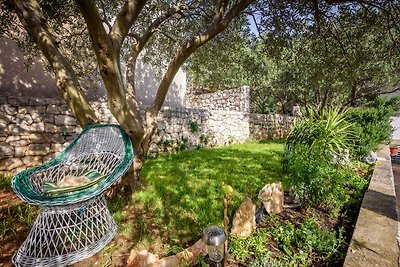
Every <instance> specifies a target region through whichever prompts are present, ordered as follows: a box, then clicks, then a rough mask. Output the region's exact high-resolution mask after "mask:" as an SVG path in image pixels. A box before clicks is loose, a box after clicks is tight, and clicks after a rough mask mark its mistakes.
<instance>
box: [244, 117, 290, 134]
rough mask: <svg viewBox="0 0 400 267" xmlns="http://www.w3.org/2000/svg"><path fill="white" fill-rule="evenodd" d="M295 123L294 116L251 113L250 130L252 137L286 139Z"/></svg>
mask: <svg viewBox="0 0 400 267" xmlns="http://www.w3.org/2000/svg"><path fill="white" fill-rule="evenodd" d="M293 123H294V117H293V116H287V115H281V114H256V113H250V116H249V130H250V133H251V138H252V139H255V140H263V139H272V140H279V139H284V138H286V137H287V135H288V134H289V131H290V129H291V128H292V126H293Z"/></svg>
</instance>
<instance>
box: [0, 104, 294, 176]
mask: <svg viewBox="0 0 400 267" xmlns="http://www.w3.org/2000/svg"><path fill="white" fill-rule="evenodd" d="M92 104H93V105H94V106H95V110H96V112H97V116H98V117H99V119H100V121H101V123H116V121H115V119H114V118H113V117H112V116H111V113H110V111H109V110H108V108H107V105H106V103H100V102H95V103H92ZM292 122H293V119H292V118H291V117H287V116H283V115H261V114H250V113H247V112H237V111H223V110H206V109H192V108H177V107H175V108H171V107H165V108H163V109H162V110H161V111H160V114H159V121H158V134H157V136H156V138H155V141H154V143H153V144H152V145H151V149H150V152H151V155H157V154H159V153H171V152H175V151H180V150H184V149H190V148H200V147H213V146H222V145H227V144H231V143H242V142H245V141H247V140H249V139H257V140H258V139H264V138H271V139H280V138H284V137H285V135H286V134H287V132H288V130H289V129H290V127H291V123H292ZM81 130H82V129H81V127H80V126H79V125H78V123H77V121H76V119H75V118H74V117H73V116H72V113H71V111H70V110H69V108H68V106H67V105H66V104H65V103H64V102H63V101H61V100H55V99H35V98H22V97H15V98H12V97H7V98H3V99H1V100H0V172H3V173H7V172H12V173H15V172H17V171H20V170H23V169H26V168H27V167H32V166H36V165H38V164H41V163H43V162H45V161H47V160H49V159H51V158H53V157H54V156H55V155H56V154H57V153H58V152H60V151H61V150H62V149H64V148H65V147H66V146H67V145H68V144H69V143H70V142H71V141H72V140H73V139H74V138H75V137H76V135H77V134H78V133H79V132H80V131H81Z"/></svg>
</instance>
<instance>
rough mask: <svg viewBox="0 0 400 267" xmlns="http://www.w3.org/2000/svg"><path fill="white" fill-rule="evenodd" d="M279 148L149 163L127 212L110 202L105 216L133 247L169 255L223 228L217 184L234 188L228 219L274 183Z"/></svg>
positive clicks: (251, 147)
mask: <svg viewBox="0 0 400 267" xmlns="http://www.w3.org/2000/svg"><path fill="white" fill-rule="evenodd" d="M283 146H284V145H283V143H277V142H265V143H247V144H240V145H231V146H227V147H223V148H215V149H201V150H193V151H184V152H180V153H178V154H174V155H168V156H160V157H158V158H155V159H149V160H147V161H146V163H145V165H144V167H143V170H142V181H143V188H141V189H140V190H139V191H138V192H136V193H135V194H134V198H133V201H132V207H128V208H126V207H124V205H123V204H122V202H119V201H114V202H113V203H112V205H111V211H112V213H113V216H114V218H115V219H116V221H117V223H118V224H119V226H120V228H121V229H122V232H124V233H125V234H126V235H128V236H129V235H131V237H133V239H134V240H135V242H134V244H136V247H146V248H150V249H153V250H154V252H155V253H158V254H159V255H161V256H163V255H167V254H171V253H174V252H176V251H179V250H180V249H181V248H185V247H186V246H188V245H191V244H192V243H193V242H194V241H197V240H198V239H199V238H200V237H201V235H202V230H203V229H204V228H205V227H207V226H209V225H212V224H217V225H221V226H222V225H223V204H222V203H223V202H222V197H223V193H222V188H221V185H222V183H225V184H228V185H230V186H232V187H233V189H234V192H233V198H232V202H231V204H230V206H229V209H228V212H229V217H231V218H232V215H233V213H234V211H235V210H236V209H237V208H238V207H239V205H240V203H241V202H242V201H243V199H244V198H245V197H247V196H250V197H252V198H253V199H256V197H257V194H258V192H259V190H260V189H261V188H262V187H263V186H264V185H265V184H266V183H270V182H275V181H277V180H279V179H280V173H281V155H282V151H283ZM128 210H131V212H129V214H128V213H127V211H128ZM155 243H159V246H156V247H154V246H152V245H154V244H155ZM161 244H163V245H161Z"/></svg>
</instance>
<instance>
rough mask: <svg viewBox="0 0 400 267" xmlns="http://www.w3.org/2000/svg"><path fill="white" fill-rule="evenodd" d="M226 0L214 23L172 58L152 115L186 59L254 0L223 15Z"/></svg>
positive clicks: (159, 106)
mask: <svg viewBox="0 0 400 267" xmlns="http://www.w3.org/2000/svg"><path fill="white" fill-rule="evenodd" d="M227 2H228V1H226V0H220V1H219V4H218V5H217V8H216V11H215V13H216V14H215V15H214V21H213V23H212V24H211V25H210V26H209V27H208V28H207V29H206V30H205V31H204V32H203V33H201V34H199V35H197V36H194V37H193V38H191V39H190V40H188V41H187V42H185V43H184V44H183V46H182V48H181V49H180V51H179V52H178V54H177V55H176V56H175V57H174V58H173V59H172V60H171V62H170V63H169V65H168V68H167V71H166V73H165V74H164V77H163V79H162V80H161V83H160V85H159V86H158V89H157V94H156V97H155V99H154V103H153V105H152V106H151V108H150V109H149V113H150V114H151V116H153V117H155V116H156V115H157V113H158V112H159V111H160V109H161V107H162V105H163V103H164V101H165V97H166V95H167V92H168V88H169V86H170V85H171V83H172V80H173V78H174V77H175V75H176V73H177V72H178V70H179V68H180V67H181V66H182V64H183V63H184V62H185V60H186V59H187V58H188V57H189V56H190V55H191V54H192V53H193V52H194V51H196V49H197V48H199V47H200V46H202V45H204V44H205V43H207V42H208V41H209V40H211V39H212V38H214V37H215V36H216V35H217V34H219V33H220V32H222V31H223V30H225V29H226V27H228V25H229V23H230V22H231V21H232V19H233V18H234V17H236V16H237V15H239V13H240V12H242V11H243V10H244V9H245V8H246V7H247V6H248V5H249V4H250V3H252V2H253V0H241V1H240V2H239V3H237V4H236V5H234V6H233V7H232V8H231V10H229V12H228V13H227V14H226V15H225V16H223V14H224V13H225V8H226V6H227Z"/></svg>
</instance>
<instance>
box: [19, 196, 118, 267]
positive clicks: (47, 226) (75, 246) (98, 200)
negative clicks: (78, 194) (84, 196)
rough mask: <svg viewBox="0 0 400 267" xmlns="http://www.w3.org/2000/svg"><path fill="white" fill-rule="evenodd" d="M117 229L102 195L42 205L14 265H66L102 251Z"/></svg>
mask: <svg viewBox="0 0 400 267" xmlns="http://www.w3.org/2000/svg"><path fill="white" fill-rule="evenodd" d="M116 232H117V227H116V224H115V222H114V219H113V218H112V216H111V214H110V212H109V210H108V208H107V203H106V200H105V198H104V196H103V195H100V196H98V197H95V198H93V199H90V200H88V201H85V202H82V203H77V204H72V205H65V206H44V207H42V208H41V210H40V213H39V215H38V217H37V219H36V221H35V223H34V225H33V227H32V229H31V231H30V233H29V235H28V237H27V239H26V240H25V241H24V243H23V244H22V246H21V247H20V248H19V250H18V252H17V253H16V254H15V255H14V257H13V263H14V264H15V265H16V266H32V267H33V266H35V267H36V266H66V265H70V264H73V263H76V262H78V261H81V260H83V259H85V258H88V257H90V256H92V255H94V254H96V253H97V252H99V251H100V250H102V249H103V248H104V247H105V246H106V245H107V244H108V243H109V242H110V241H111V240H112V239H113V238H114V236H115V235H116Z"/></svg>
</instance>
